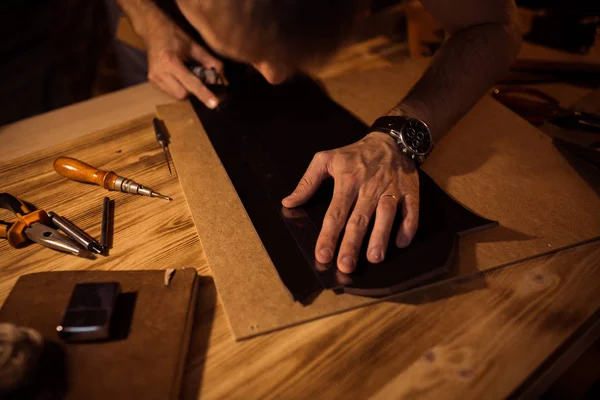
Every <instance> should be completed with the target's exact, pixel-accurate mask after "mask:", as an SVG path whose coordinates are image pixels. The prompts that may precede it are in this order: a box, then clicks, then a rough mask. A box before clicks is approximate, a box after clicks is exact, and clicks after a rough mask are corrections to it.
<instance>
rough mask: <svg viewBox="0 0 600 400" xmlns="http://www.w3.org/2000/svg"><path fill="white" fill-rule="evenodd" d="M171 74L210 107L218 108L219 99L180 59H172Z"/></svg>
mask: <svg viewBox="0 0 600 400" xmlns="http://www.w3.org/2000/svg"><path fill="white" fill-rule="evenodd" d="M169 70H170V72H171V74H172V75H173V76H174V77H175V78H176V79H177V80H178V81H179V82H180V83H181V84H182V85H183V86H184V87H185V88H186V89H187V90H188V91H189V92H190V93H192V94H193V95H194V96H196V97H197V98H198V100H200V101H201V102H202V103H204V104H205V105H206V106H207V107H208V108H216V107H217V106H218V105H219V100H218V99H217V97H216V96H215V95H214V94H213V93H212V92H211V91H210V90H208V88H207V87H206V86H204V84H203V83H202V81H201V80H200V79H198V78H197V77H196V76H195V75H194V74H192V73H191V72H190V71H189V70H188V69H187V68H186V67H185V65H184V64H183V62H182V61H181V60H179V59H172V60H171V61H170V64H169Z"/></svg>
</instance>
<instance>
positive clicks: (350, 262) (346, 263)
mask: <svg viewBox="0 0 600 400" xmlns="http://www.w3.org/2000/svg"><path fill="white" fill-rule="evenodd" d="M341 264H342V266H343V267H344V268H346V269H351V268H354V258H352V257H351V256H344V257H342V262H341Z"/></svg>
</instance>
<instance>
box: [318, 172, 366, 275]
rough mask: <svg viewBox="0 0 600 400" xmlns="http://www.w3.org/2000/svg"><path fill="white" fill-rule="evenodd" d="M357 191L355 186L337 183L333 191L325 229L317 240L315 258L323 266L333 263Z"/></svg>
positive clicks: (324, 222) (324, 220)
mask: <svg viewBox="0 0 600 400" xmlns="http://www.w3.org/2000/svg"><path fill="white" fill-rule="evenodd" d="M356 195H357V190H356V189H355V188H354V186H353V185H349V184H346V183H345V182H340V183H339V184H338V183H337V182H336V184H335V186H334V189H333V198H332V199H331V204H329V208H328V209H327V213H326V214H325V218H324V219H323V227H322V228H321V233H320V234H319V238H318V239H317V246H316V248H315V257H316V258H317V261H319V262H320V263H323V264H327V263H329V262H331V260H332V259H333V253H334V250H335V248H336V245H337V242H338V239H339V237H340V232H341V231H342V229H343V228H344V225H345V224H346V219H347V218H348V212H349V211H350V207H352V203H353V202H354V199H355V198H356Z"/></svg>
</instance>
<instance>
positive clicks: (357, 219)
mask: <svg viewBox="0 0 600 400" xmlns="http://www.w3.org/2000/svg"><path fill="white" fill-rule="evenodd" d="M376 207H377V198H372V197H366V196H360V195H359V197H358V201H357V202H356V206H355V207H354V211H353V212H352V215H351V216H350V218H349V219H348V223H347V224H346V232H345V233H344V238H343V239H342V244H341V245H340V251H339V254H338V259H337V265H338V268H339V269H340V271H342V272H344V273H346V274H349V273H351V272H352V271H354V269H355V268H356V262H357V260H358V253H359V251H360V248H361V245H362V242H363V239H364V237H365V234H366V233H367V228H368V226H369V221H370V220H371V216H372V215H373V212H375V208H376ZM388 236H389V233H388ZM382 258H383V257H382Z"/></svg>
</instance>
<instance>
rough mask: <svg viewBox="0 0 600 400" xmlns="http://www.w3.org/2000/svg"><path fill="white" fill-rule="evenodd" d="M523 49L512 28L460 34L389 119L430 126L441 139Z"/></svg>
mask: <svg viewBox="0 0 600 400" xmlns="http://www.w3.org/2000/svg"><path fill="white" fill-rule="evenodd" d="M519 47H520V35H519V33H518V29H517V27H516V26H515V25H513V24H506V25H503V24H483V25H478V26H472V27H468V28H465V29H463V30H459V31H457V32H455V33H454V34H453V35H451V36H450V38H449V39H448V40H447V41H446V42H445V43H444V44H443V45H442V47H441V48H440V49H439V50H438V52H437V54H436V55H435V57H434V59H433V60H432V62H431V64H430V66H429V68H428V69H427V71H426V72H425V74H424V75H423V77H422V78H421V79H420V80H419V81H418V82H417V84H416V85H415V86H414V87H413V88H412V90H411V91H410V92H409V94H408V95H407V96H406V98H405V99H404V100H403V101H402V102H401V103H400V104H399V105H398V106H397V107H395V108H394V109H392V110H391V111H390V115H407V116H411V117H416V118H419V119H421V120H423V121H425V122H426V123H427V124H428V125H429V127H430V129H431V131H432V134H433V135H434V140H439V139H440V137H441V136H443V135H444V134H445V133H446V132H447V131H448V130H449V129H450V128H451V127H452V126H453V125H454V124H455V123H456V122H457V121H458V120H459V119H460V118H461V117H462V116H463V115H464V114H466V112H467V111H468V110H469V109H470V108H471V107H472V106H473V105H474V104H475V103H476V102H477V100H479V99H480V98H481V97H482V96H483V95H484V94H485V93H486V92H487V91H488V90H489V88H490V87H491V86H492V85H493V84H494V83H495V82H496V80H498V79H499V78H501V77H502V76H503V75H504V74H505V73H506V72H507V71H508V68H509V67H510V65H511V63H512V62H513V60H514V59H515V57H516V54H517V52H518V49H519Z"/></svg>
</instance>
